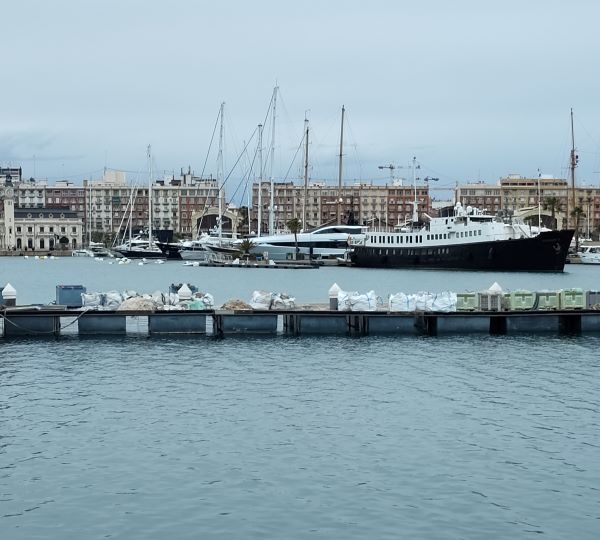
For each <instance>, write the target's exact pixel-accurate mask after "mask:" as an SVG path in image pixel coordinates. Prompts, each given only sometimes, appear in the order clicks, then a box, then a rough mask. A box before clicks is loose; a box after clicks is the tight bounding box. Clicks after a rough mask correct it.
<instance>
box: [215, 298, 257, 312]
mask: <svg viewBox="0 0 600 540" xmlns="http://www.w3.org/2000/svg"><path fill="white" fill-rule="evenodd" d="M221 309H224V310H226V311H240V310H250V309H252V306H250V304H247V303H246V302H244V301H243V300H240V299H238V298H232V299H231V300H227V302H225V303H224V304H223V305H222V306H221Z"/></svg>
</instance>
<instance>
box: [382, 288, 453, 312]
mask: <svg viewBox="0 0 600 540" xmlns="http://www.w3.org/2000/svg"><path fill="white" fill-rule="evenodd" d="M388 310H389V311H404V312H413V311H440V312H449V311H456V293H454V292H450V291H443V292H440V293H430V292H424V291H421V292H418V293H415V294H405V293H403V292H400V293H397V294H390V296H389V298H388Z"/></svg>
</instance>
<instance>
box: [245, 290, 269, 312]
mask: <svg viewBox="0 0 600 540" xmlns="http://www.w3.org/2000/svg"><path fill="white" fill-rule="evenodd" d="M272 299H273V293H270V292H267V291H254V292H253V293H252V298H251V300H250V307H251V308H252V309H271V301H272Z"/></svg>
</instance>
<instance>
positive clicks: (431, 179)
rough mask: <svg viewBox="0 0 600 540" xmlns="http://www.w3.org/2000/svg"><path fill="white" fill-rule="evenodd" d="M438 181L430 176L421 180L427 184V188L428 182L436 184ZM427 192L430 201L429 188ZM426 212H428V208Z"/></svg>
mask: <svg viewBox="0 0 600 540" xmlns="http://www.w3.org/2000/svg"><path fill="white" fill-rule="evenodd" d="M438 180H439V178H433V177H431V176H426V177H425V178H423V181H424V182H427V186H429V182H437V181H438ZM427 192H428V195H429V200H431V194H430V193H429V187H427ZM427 210H429V208H428V209H427Z"/></svg>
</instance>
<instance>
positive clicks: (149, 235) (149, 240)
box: [148, 145, 152, 249]
mask: <svg viewBox="0 0 600 540" xmlns="http://www.w3.org/2000/svg"><path fill="white" fill-rule="evenodd" d="M148 249H152V146H150V145H148Z"/></svg>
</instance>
